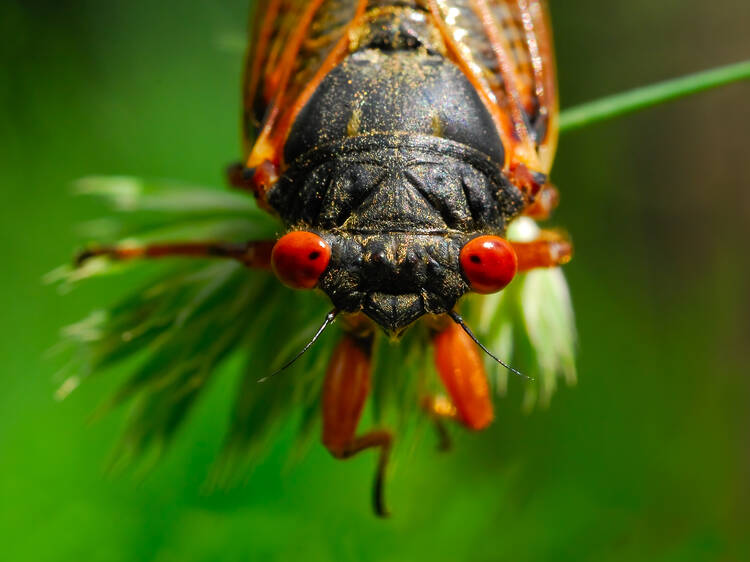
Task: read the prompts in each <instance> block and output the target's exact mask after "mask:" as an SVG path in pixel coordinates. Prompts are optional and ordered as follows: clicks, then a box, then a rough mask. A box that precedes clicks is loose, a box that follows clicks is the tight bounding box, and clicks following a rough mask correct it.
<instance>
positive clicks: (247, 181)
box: [226, 161, 279, 210]
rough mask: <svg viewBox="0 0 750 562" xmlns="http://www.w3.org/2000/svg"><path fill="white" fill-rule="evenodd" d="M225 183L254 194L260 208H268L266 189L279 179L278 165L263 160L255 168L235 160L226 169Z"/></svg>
mask: <svg viewBox="0 0 750 562" xmlns="http://www.w3.org/2000/svg"><path fill="white" fill-rule="evenodd" d="M226 175H227V183H228V184H229V185H230V186H232V187H235V188H237V189H240V190H242V191H249V192H250V193H252V194H253V195H255V198H256V200H257V201H258V205H260V207H261V208H263V209H266V210H270V207H269V206H268V201H267V199H268V190H269V189H271V187H272V186H273V185H274V184H275V183H276V182H277V181H278V180H279V170H278V167H277V166H276V165H274V164H272V163H271V162H269V161H265V162H263V163H262V164H261V165H260V166H258V167H257V168H246V167H245V166H244V165H243V164H241V163H239V162H236V163H234V164H232V165H230V166H229V167H228V168H227V171H226Z"/></svg>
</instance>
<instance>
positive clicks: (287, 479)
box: [0, 0, 750, 561]
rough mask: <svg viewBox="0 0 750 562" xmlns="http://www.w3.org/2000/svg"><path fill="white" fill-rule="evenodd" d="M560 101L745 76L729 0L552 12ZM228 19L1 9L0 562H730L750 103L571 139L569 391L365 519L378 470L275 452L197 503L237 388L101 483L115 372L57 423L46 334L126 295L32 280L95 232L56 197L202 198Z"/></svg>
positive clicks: (739, 530)
mask: <svg viewBox="0 0 750 562" xmlns="http://www.w3.org/2000/svg"><path fill="white" fill-rule="evenodd" d="M553 4H554V6H553V19H554V24H555V32H556V37H557V50H558V58H559V70H560V83H561V91H562V102H563V105H565V106H570V105H574V104H576V103H579V102H583V101H585V100H589V99H592V98H595V97H598V96H601V95H605V94H609V93H614V92H617V91H620V90H622V89H625V88H629V87H633V86H636V85H642V84H647V83H650V82H653V81H656V80H659V79H662V78H666V77H672V76H677V75H680V74H683V73H687V72H691V71H695V70H700V69H704V68H708V67H711V66H715V65H718V64H724V63H728V62H734V61H737V60H741V59H742V58H747V57H748V55H750V36H748V28H747V22H748V21H750V4H748V3H747V2H746V1H745V0H715V1H714V2H704V1H702V0H663V1H660V2H653V1H652V0H631V1H628V2H624V1H623V2H601V1H600V0H576V1H568V2H553ZM246 9H247V6H246V2H244V1H226V2H221V3H219V2H215V1H208V0H205V1H194V2H178V1H174V0H164V1H161V2H146V1H136V0H130V1H124V0H123V1H109V2H100V1H93V0H89V1H79V2H56V3H52V2H42V1H23V2H19V1H13V0H11V1H8V0H6V1H4V2H3V3H2V7H0V36H2V41H1V42H0V45H1V47H0V49H2V50H1V51H0V59H1V64H2V66H1V69H0V186H1V188H2V196H3V204H2V205H1V206H0V209H1V210H0V212H1V213H2V218H1V219H0V233H1V236H2V248H3V251H2V276H1V277H0V289H1V290H0V295H1V297H0V298H2V301H1V302H0V311H1V314H2V318H3V322H2V326H1V327H0V330H1V331H0V358H1V364H2V367H0V369H1V371H0V377H1V378H0V381H1V382H2V386H0V549H2V550H1V551H0V552H2V554H0V557H1V558H2V559H4V560H20V561H25V560H35V561H42V560H97V561H98V560H107V561H108V560H158V561H173V560H174V561H177V560H276V559H279V560H337V561H339V560H389V561H401V560H403V561H407V560H422V559H430V560H468V561H474V560H477V561H483V560H597V561H598V560H747V559H750V546H749V544H748V540H747V539H746V538H745V537H744V536H743V535H744V534H746V531H747V529H748V528H750V521H749V519H748V515H750V513H749V510H748V505H749V504H750V485H749V484H748V480H749V479H748V475H749V474H750V472H749V471H750V449H749V445H750V440H749V439H748V429H747V428H748V426H749V424H750V413H749V411H748V404H749V403H750V382H749V380H750V379H749V378H748V375H749V374H750V373H749V372H748V364H749V363H750V354H749V353H748V347H749V346H750V291H748V287H750V265H749V262H750V260H749V259H748V255H749V252H748V239H750V226H748V225H750V167H749V166H748V160H749V156H750V140H749V139H748V134H749V133H748V131H749V130H750V101H749V100H750V85H747V84H743V85H735V86H730V87H728V88H726V89H723V90H721V91H715V92H711V93H708V94H704V95H702V96H700V97H696V98H691V99H687V100H683V101H680V102H678V103H675V104H673V105H669V106H663V107H659V108H656V109H652V110H649V111H646V112H644V113H642V114H639V115H636V116H632V117H628V118H625V119H622V120H619V121H616V122H612V123H608V124H602V125H597V126H595V127H593V128H589V129H586V130H582V131H579V132H576V133H572V134H570V135H568V136H566V137H564V138H563V139H562V142H561V147H560V151H559V157H558V160H557V164H556V167H555V170H554V176H553V179H554V181H555V182H556V183H557V184H558V185H559V186H560V187H561V193H562V205H561V207H560V209H559V211H558V212H557V214H556V215H555V218H554V221H553V222H554V223H555V224H557V225H564V227H565V228H566V229H568V230H569V231H570V232H571V234H572V236H573V239H574V241H575V243H576V251H577V255H576V259H575V260H574V261H573V262H572V263H571V264H570V266H568V267H567V268H566V272H567V275H568V279H569V281H570V284H571V289H572V294H573V300H574V304H575V308H576V312H577V324H578V328H579V332H580V354H579V373H580V381H579V384H578V386H577V387H576V388H563V389H562V390H561V391H560V392H559V393H558V394H557V395H556V396H555V398H554V399H553V401H552V405H551V407H550V408H549V409H547V410H545V411H537V412H535V413H533V414H532V415H530V416H527V415H524V414H522V413H521V412H520V405H519V402H520V386H519V385H520V384H521V383H519V382H518V381H513V382H512V383H511V393H510V396H509V397H508V398H507V399H506V400H504V401H503V402H501V403H500V404H499V406H498V416H497V422H496V423H495V424H494V426H493V427H492V428H491V429H489V430H488V431H485V432H484V433H482V434H478V435H468V434H461V433H460V432H456V437H457V439H456V444H455V447H454V450H453V452H452V453H451V454H448V455H441V454H438V453H437V452H436V451H435V450H434V439H433V436H432V435H431V434H428V435H425V436H423V437H421V438H418V439H416V440H415V441H414V443H413V445H412V446H410V447H409V448H408V453H407V454H405V455H402V456H400V457H399V459H398V462H397V464H396V465H395V466H394V467H393V468H394V470H392V472H391V478H390V483H389V489H388V494H389V497H390V504H391V509H392V510H393V512H394V514H395V515H394V517H393V518H392V519H390V520H388V521H385V522H384V521H380V520H376V519H375V518H374V517H373V516H372V514H371V513H370V511H369V506H368V494H369V485H370V479H371V471H372V462H373V459H372V456H371V455H362V456H361V458H356V459H353V460H351V461H348V462H345V463H342V462H336V461H334V460H332V459H331V458H330V457H329V456H328V455H327V453H326V452H325V451H324V450H323V448H322V447H320V446H315V447H313V448H312V450H311V451H310V453H309V454H308V455H307V456H306V457H305V458H304V459H303V460H302V461H301V462H298V463H296V464H289V463H288V462H287V445H288V443H289V441H290V436H289V435H283V436H281V437H280V439H279V440H278V444H277V446H275V447H274V448H273V450H272V451H271V452H270V454H269V457H268V458H267V460H266V461H265V462H264V463H262V464H261V465H260V466H259V467H258V468H257V469H256V470H255V471H254V472H253V473H252V475H251V476H250V478H249V479H248V482H247V484H246V485H244V486H242V487H239V488H235V489H232V490H229V491H223V492H215V493H210V494H209V493H206V492H205V491H204V489H203V487H202V485H203V482H204V479H205V477H206V474H207V473H208V471H209V469H210V464H211V461H212V459H213V458H214V457H215V455H216V453H217V451H218V449H219V446H220V443H221V437H222V435H223V432H224V429H225V426H226V420H227V416H228V412H229V407H230V402H231V396H232V394H233V392H234V389H235V383H236V380H235V377H234V376H233V372H232V369H231V365H230V368H228V369H227V372H226V373H224V376H222V377H220V378H219V379H218V381H217V383H216V384H215V385H214V386H213V387H212V388H211V390H210V392H209V394H208V395H207V396H206V397H204V399H203V400H202V401H201V402H200V404H199V405H198V408H197V409H196V411H194V412H193V414H192V415H191V417H190V420H189V424H188V426H187V427H185V428H184V429H183V431H182V432H181V433H180V434H179V436H178V439H177V442H176V443H175V445H174V447H173V448H172V449H171V450H170V452H169V454H168V455H167V457H166V458H165V459H164V460H163V461H162V462H161V463H160V464H159V465H158V466H157V467H156V468H155V469H154V470H153V471H152V472H151V473H149V474H148V475H146V476H145V477H139V476H135V475H133V476H131V475H128V474H126V475H124V476H118V477H114V478H113V477H108V476H107V475H106V473H105V471H104V469H103V467H104V465H105V461H106V459H107V455H108V454H109V452H110V451H111V447H112V445H113V443H114V442H115V441H116V439H117V436H118V435H119V433H120V431H121V427H122V423H123V420H124V417H125V415H126V413H127V412H126V410H127V408H123V409H121V410H118V411H116V412H115V413H114V414H111V415H109V416H107V417H105V418H104V419H103V420H101V421H98V422H97V423H93V424H90V423H88V421H89V419H90V414H91V412H92V411H93V410H94V408H95V407H96V405H97V404H98V403H99V402H100V400H101V399H102V398H103V397H105V396H107V395H108V394H109V393H110V392H112V390H113V389H114V388H115V387H116V385H117V383H118V381H120V380H122V377H123V375H124V374H125V372H124V371H122V370H120V371H115V372H109V373H107V374H106V376H102V377H97V378H95V379H94V380H93V381H92V382H91V383H89V384H87V385H84V386H83V387H82V388H81V389H79V390H78V391H76V392H75V393H74V394H73V395H72V396H71V397H70V398H69V399H68V400H66V401H64V402H62V403H59V402H56V401H54V399H53V393H54V390H55V388H56V385H57V384H58V383H59V380H55V378H54V374H55V372H56V371H57V370H58V369H59V368H60V366H61V360H60V359H59V358H57V357H54V356H49V355H48V354H46V351H47V350H48V349H49V348H51V347H52V346H53V345H54V344H55V342H56V340H57V334H58V330H59V328H60V327H61V326H63V325H65V324H67V323H70V322H72V321H75V320H78V319H79V318H81V317H82V316H84V315H85V314H86V313H87V312H88V311H89V310H91V309H93V308H96V307H97V306H102V305H105V304H106V303H109V302H111V301H112V300H113V299H114V298H116V296H117V295H121V294H123V293H124V292H126V291H127V289H128V288H129V287H130V286H131V285H133V284H135V277H133V276H125V277H122V278H114V280H108V281H106V280H105V281H96V282H91V283H88V284H87V285H85V286H84V287H82V288H79V289H77V290H76V291H74V292H73V293H71V294H69V295H66V296H60V295H58V294H57V292H56V291H55V290H54V289H53V288H51V287H49V286H44V285H43V284H42V282H41V277H42V276H43V274H44V273H46V272H47V271H49V270H51V269H52V268H53V267H55V266H56V265H58V264H60V263H62V262H65V261H66V260H68V259H69V257H70V256H71V255H72V251H73V249H74V248H75V247H76V246H77V244H78V243H79V240H78V238H77V236H76V232H75V225H76V224H77V223H79V222H81V221H84V220H86V219H90V218H93V217H95V216H97V215H96V213H97V212H99V211H98V209H97V208H96V207H94V206H93V205H92V204H91V203H90V202H87V201H84V200H80V199H75V198H73V197H71V196H70V190H69V184H70V182H71V180H73V179H75V178H77V177H80V176H83V175H89V174H118V173H124V174H134V175H141V176H149V177H168V178H179V179H183V180H187V181H191V182H196V183H205V184H213V185H219V184H220V183H221V181H222V179H221V170H222V168H223V165H224V164H225V163H227V162H229V161H232V160H233V159H236V158H237V156H238V153H239V140H238V119H237V117H238V111H237V109H238V104H239V100H238V98H239V77H240V67H241V55H239V54H238V48H240V49H241V47H238V45H241V42H242V37H243V35H242V34H243V29H244V25H245V20H246Z"/></svg>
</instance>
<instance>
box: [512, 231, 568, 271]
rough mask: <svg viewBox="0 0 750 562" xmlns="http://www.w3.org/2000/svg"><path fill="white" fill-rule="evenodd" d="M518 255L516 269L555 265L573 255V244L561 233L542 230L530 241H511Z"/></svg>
mask: <svg viewBox="0 0 750 562" xmlns="http://www.w3.org/2000/svg"><path fill="white" fill-rule="evenodd" d="M511 244H512V245H513V249H514V250H515V251H516V256H517V257H518V271H519V272H521V271H528V270H530V269H536V268H538V267H556V266H558V265H564V264H566V263H568V262H569V261H570V260H571V258H572V257H573V245H572V244H571V243H570V241H569V240H568V239H567V238H565V237H564V236H563V235H561V234H559V233H557V232H553V231H550V230H543V231H542V235H541V236H540V237H539V238H538V239H537V240H534V241H532V242H511Z"/></svg>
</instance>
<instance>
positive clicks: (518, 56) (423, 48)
mask: <svg viewBox="0 0 750 562" xmlns="http://www.w3.org/2000/svg"><path fill="white" fill-rule="evenodd" d="M255 21H256V22H257V23H256V26H255V32H254V42H253V46H252V48H251V50H250V55H249V57H248V66H247V73H246V80H245V113H244V115H245V131H246V139H247V147H248V162H247V166H248V168H250V169H251V170H253V172H254V177H253V184H254V189H255V191H256V194H257V195H258V196H259V198H260V200H261V203H262V204H263V205H265V206H266V207H267V208H269V209H270V210H272V211H273V212H274V213H275V214H277V215H278V216H279V217H280V218H281V219H282V220H283V221H284V223H285V225H286V226H287V228H288V229H290V230H294V229H304V230H310V231H314V232H316V233H317V234H319V235H320V236H321V237H322V238H323V239H324V240H325V241H326V242H327V243H328V244H329V245H330V246H331V248H332V259H331V264H330V266H329V267H328V269H327V271H326V272H325V274H324V275H323V276H322V277H321V279H320V282H319V288H320V289H322V290H323V291H324V292H325V293H326V294H328V296H329V297H330V298H331V300H332V302H333V304H334V306H335V307H336V309H337V310H340V311H343V312H358V311H362V312H364V313H365V314H367V315H368V316H369V317H370V318H372V319H373V320H374V321H375V322H377V323H378V324H379V325H380V326H382V327H383V328H384V329H386V331H388V332H390V333H392V334H398V333H400V331H402V330H403V329H404V328H405V327H407V326H408V325H409V324H411V323H412V322H413V321H414V320H416V319H417V318H419V317H420V316H422V315H424V314H427V313H429V314H441V313H444V312H446V311H449V310H451V309H452V308H453V306H454V305H455V303H456V301H457V300H458V299H459V298H460V297H461V296H462V295H463V294H464V293H466V292H467V291H468V290H469V286H468V284H467V282H466V281H465V279H464V278H463V277H462V274H461V271H460V267H459V260H458V254H459V252H460V250H461V248H462V247H463V245H464V244H466V242H467V241H468V240H470V239H471V238H473V237H476V236H478V235H480V234H494V235H499V236H502V235H503V234H504V232H505V229H506V227H507V224H508V222H509V221H510V220H512V219H513V218H514V217H515V216H517V215H518V214H520V213H522V212H523V211H524V210H525V209H526V208H527V207H528V206H529V205H530V204H532V203H533V201H534V199H535V197H536V196H537V194H538V192H539V190H540V189H541V188H542V185H543V184H544V182H545V179H546V174H547V173H548V171H549V167H550V164H551V158H552V154H553V152H554V146H555V143H556V135H557V126H556V118H557V117H556V116H557V112H556V95H555V88H554V84H555V81H554V68H553V63H552V55H551V46H550V37H549V31H548V26H547V24H546V11H545V8H544V5H543V3H542V2H540V1H538V0H506V1H497V0H496V1H487V0H413V1H395V0H352V1H341V0H312V1H302V0H268V1H266V2H261V3H260V6H259V10H258V12H257V14H256V16H255ZM256 131H257V136H255V132H256ZM251 139H252V141H251Z"/></svg>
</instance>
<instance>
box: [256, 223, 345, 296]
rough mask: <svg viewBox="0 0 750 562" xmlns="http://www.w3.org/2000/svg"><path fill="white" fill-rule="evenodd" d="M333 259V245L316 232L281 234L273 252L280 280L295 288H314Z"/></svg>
mask: <svg viewBox="0 0 750 562" xmlns="http://www.w3.org/2000/svg"><path fill="white" fill-rule="evenodd" d="M330 261H331V247H330V246H329V245H328V244H327V243H326V241H325V240H323V239H322V238H321V237H320V236H318V235H317V234H313V233H312V232H304V231H301V230H298V231H295V232H290V233H289V234H285V235H284V236H282V237H281V238H280V239H279V241H278V242H276V244H275V245H274V247H273V250H272V251H271V266H272V267H273V271H274V273H276V276H277V277H278V278H279V280H280V281H281V282H282V283H284V285H287V286H289V287H292V288H293V289H312V288H313V287H315V285H317V284H318V280H319V279H320V276H321V275H322V274H323V272H324V271H325V269H326V267H328V262H330Z"/></svg>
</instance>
